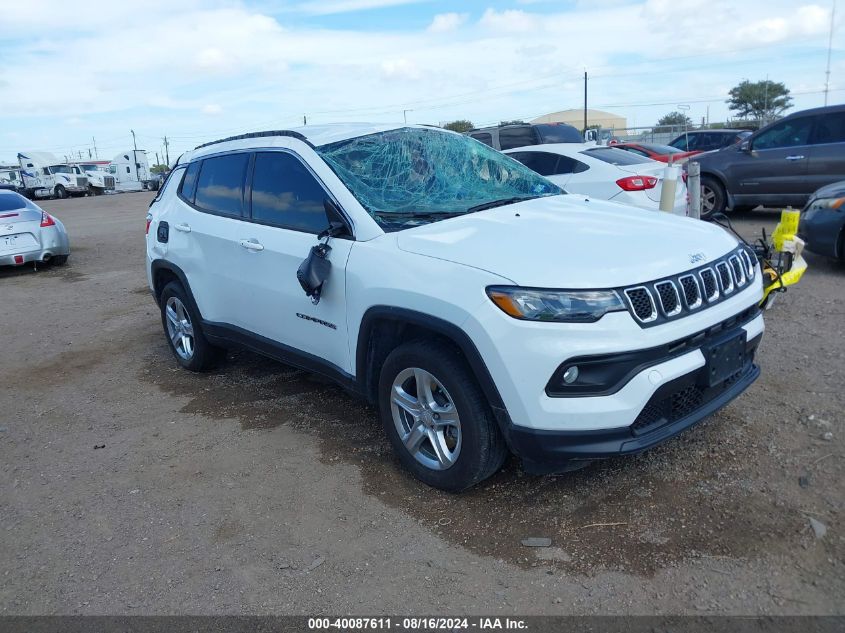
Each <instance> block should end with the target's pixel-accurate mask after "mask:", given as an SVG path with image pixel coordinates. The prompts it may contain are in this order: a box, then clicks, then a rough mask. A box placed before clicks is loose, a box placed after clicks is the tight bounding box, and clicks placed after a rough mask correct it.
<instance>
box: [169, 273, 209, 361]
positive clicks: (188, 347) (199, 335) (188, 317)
mask: <svg viewBox="0 0 845 633" xmlns="http://www.w3.org/2000/svg"><path fill="white" fill-rule="evenodd" d="M159 304H160V305H161V323H162V326H163V327H164V333H165V334H166V335H167V343H168V345H169V347H170V351H171V352H173V355H174V356H175V357H176V360H177V361H178V362H179V364H180V365H181V366H182V367H184V368H185V369H189V370H191V371H204V370H206V369H208V368H209V367H211V366H212V365H213V364H214V362H215V361H216V360H217V359H218V358H219V356H220V350H219V348H216V347H214V346H212V345H211V344H210V343H209V342H208V341H207V340H206V338H205V335H204V334H203V332H202V326H201V325H200V317H199V314H197V312H196V310H194V309H193V308H192V307H191V306H192V305H193V304H192V302H190V301H189V300H188V296H187V293H186V292H185V289H184V288H183V287H182V284H180V283H179V282H177V281H171V282H170V283H169V284H167V285H166V286H165V287H164V290H162V292H161V298H160V299H159Z"/></svg>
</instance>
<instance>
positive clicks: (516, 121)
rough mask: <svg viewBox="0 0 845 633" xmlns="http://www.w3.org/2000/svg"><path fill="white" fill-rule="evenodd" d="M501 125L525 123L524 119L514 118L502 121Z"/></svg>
mask: <svg viewBox="0 0 845 633" xmlns="http://www.w3.org/2000/svg"><path fill="white" fill-rule="evenodd" d="M499 125H525V121H523V120H522V119H514V120H513V121H502V122H501V123H499Z"/></svg>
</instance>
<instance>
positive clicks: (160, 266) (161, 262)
mask: <svg viewBox="0 0 845 633" xmlns="http://www.w3.org/2000/svg"><path fill="white" fill-rule="evenodd" d="M163 270H165V271H168V272H171V273H173V274H174V275H175V276H176V278H177V279H178V280H179V283H180V284H182V288H184V289H185V292H186V293H187V295H188V296H187V299H188V301H190V303H191V306H190V307H191V308H193V309H194V310H195V311H196V313H197V314H198V315H200V319H202V312H200V309H199V306H198V305H197V302H196V300H195V299H194V293H193V291H192V290H191V284H190V283H188V277H187V276H186V275H185V271H183V270H182V269H181V268H179V266H177V265H176V264H174V263H172V262H169V261H167V260H166V259H154V260H153V262H152V264H151V265H150V271H151V273H152V274H151V277H152V280H153V288H154V289H153V297H154V298H155V300H156V303H159V299H161V291H162V290H164V286H162V287H161V288H155V280H156V276H157V275H158V273H159V272H161V271H163Z"/></svg>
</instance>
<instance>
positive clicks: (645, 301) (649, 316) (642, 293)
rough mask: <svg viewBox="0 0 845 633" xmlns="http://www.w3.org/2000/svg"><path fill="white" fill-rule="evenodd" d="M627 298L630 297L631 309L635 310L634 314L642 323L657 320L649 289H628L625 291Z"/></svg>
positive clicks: (641, 287) (640, 287)
mask: <svg viewBox="0 0 845 633" xmlns="http://www.w3.org/2000/svg"><path fill="white" fill-rule="evenodd" d="M625 296H627V297H628V301H630V302H631V307H632V308H633V309H634V314H635V315H637V318H638V319H639V320H640V321H642V322H643V323H648V322H650V321H654V320H655V319H656V318H657V310H656V309H655V306H654V300H653V299H652V298H651V293H650V292H649V291H648V289H647V288H645V287H643V286H639V287H636V288H628V289H627V290H625Z"/></svg>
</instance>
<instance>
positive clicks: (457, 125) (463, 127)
mask: <svg viewBox="0 0 845 633" xmlns="http://www.w3.org/2000/svg"><path fill="white" fill-rule="evenodd" d="M473 128H475V126H474V125H473V124H472V121H467V120H466V119H458V120H457V121H449V123H447V124H446V125H444V126H443V129H444V130H452V131H453V132H460V133H461V134H463V133H464V132H469V131H470V130H472V129H473Z"/></svg>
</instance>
